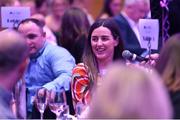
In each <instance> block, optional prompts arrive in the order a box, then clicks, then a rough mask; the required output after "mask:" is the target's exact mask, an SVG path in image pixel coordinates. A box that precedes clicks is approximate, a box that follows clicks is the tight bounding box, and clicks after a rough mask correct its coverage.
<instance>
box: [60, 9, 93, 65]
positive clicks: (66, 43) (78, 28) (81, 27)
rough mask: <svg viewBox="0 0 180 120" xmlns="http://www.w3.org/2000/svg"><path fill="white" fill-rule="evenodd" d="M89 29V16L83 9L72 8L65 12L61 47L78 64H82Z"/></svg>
mask: <svg viewBox="0 0 180 120" xmlns="http://www.w3.org/2000/svg"><path fill="white" fill-rule="evenodd" d="M89 27H90V24H89V22H88V19H87V16H86V14H85V13H84V12H83V11H82V10H81V9H79V8H75V7H72V8H69V9H68V10H66V11H65V13H64V15H63V17H62V25H61V37H60V45H61V46H62V47H64V48H66V49H67V50H68V51H69V52H70V53H71V54H72V55H73V57H74V58H75V60H76V63H79V62H81V58H82V54H83V51H84V44H85V41H86V40H87V34H88V30H89Z"/></svg>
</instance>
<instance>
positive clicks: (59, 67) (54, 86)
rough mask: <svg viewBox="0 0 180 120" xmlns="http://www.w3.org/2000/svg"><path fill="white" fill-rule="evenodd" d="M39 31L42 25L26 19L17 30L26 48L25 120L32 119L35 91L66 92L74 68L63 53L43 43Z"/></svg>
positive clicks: (41, 31) (63, 51) (32, 19)
mask: <svg viewBox="0 0 180 120" xmlns="http://www.w3.org/2000/svg"><path fill="white" fill-rule="evenodd" d="M43 27H44V24H43V23H42V22H40V21H39V20H37V19H34V18H27V19H25V20H23V21H21V22H20V23H19V25H18V28H17V29H18V31H19V32H20V33H21V34H22V35H23V36H24V37H25V39H26V42H27V44H28V46H29V47H30V52H29V60H30V62H29V64H28V67H27V70H26V71H25V75H24V79H25V81H26V87H27V109H28V116H29V117H28V118H32V112H33V111H32V107H33V103H34V96H35V91H36V89H38V88H41V87H43V88H45V89H47V90H54V91H56V90H60V89H61V88H64V90H65V91H68V90H69V89H70V81H71V75H72V69H73V67H74V66H75V61H74V58H73V57H72V55H71V54H70V53H69V52H68V51H67V50H66V49H64V48H62V47H59V46H56V45H52V44H50V43H48V42H47V41H46V39H45V32H44V31H43ZM45 115H48V114H45Z"/></svg>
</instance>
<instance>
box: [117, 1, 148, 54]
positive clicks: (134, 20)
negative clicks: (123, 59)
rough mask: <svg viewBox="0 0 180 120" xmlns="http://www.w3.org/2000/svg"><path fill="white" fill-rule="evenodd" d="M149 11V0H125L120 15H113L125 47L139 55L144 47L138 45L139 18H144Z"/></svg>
mask: <svg viewBox="0 0 180 120" xmlns="http://www.w3.org/2000/svg"><path fill="white" fill-rule="evenodd" d="M148 12H149V0H126V1H125V6H124V8H123V10H122V13H121V14H120V15H117V16H115V17H114V19H115V21H116V22H117V23H118V25H119V27H120V30H121V36H122V39H123V42H124V47H125V49H127V50H129V51H131V52H133V53H136V54H137V55H141V54H142V53H143V52H144V51H145V49H142V48H141V46H140V37H139V35H138V34H139V32H138V26H136V25H138V22H139V19H141V18H145V17H146V15H147V14H148Z"/></svg>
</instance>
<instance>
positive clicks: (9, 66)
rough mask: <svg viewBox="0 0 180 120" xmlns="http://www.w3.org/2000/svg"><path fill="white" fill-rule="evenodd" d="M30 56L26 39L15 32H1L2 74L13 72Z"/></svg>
mask: <svg viewBox="0 0 180 120" xmlns="http://www.w3.org/2000/svg"><path fill="white" fill-rule="evenodd" d="M27 55H28V46H27V44H26V41H25V39H24V38H23V37H22V36H21V35H20V34H19V33H18V32H16V31H14V30H10V29H7V30H3V31H1V32H0V73H4V72H9V71H12V70H13V69H14V68H16V67H17V66H18V65H19V64H21V63H22V62H23V61H24V60H25V58H26V57H27Z"/></svg>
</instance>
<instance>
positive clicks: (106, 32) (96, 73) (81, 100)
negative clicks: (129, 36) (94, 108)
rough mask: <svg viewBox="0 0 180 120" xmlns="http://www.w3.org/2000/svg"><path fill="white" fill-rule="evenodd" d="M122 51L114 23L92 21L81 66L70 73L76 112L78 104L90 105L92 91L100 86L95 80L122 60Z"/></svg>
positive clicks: (99, 81) (117, 29) (112, 21)
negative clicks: (110, 66)
mask: <svg viewBox="0 0 180 120" xmlns="http://www.w3.org/2000/svg"><path fill="white" fill-rule="evenodd" d="M122 51H123V44H122V39H121V36H120V30H119V28H118V26H117V24H116V22H115V21H114V20H113V19H111V18H109V19H99V20H97V21H95V22H94V24H93V25H92V26H91V27H90V30H89V33H88V40H87V41H86V42H85V49H84V53H83V57H82V62H83V63H79V64H77V66H76V67H75V68H74V69H73V72H72V74H73V75H72V84H71V88H72V89H71V90H72V96H73V102H74V106H75V108H77V107H78V104H82V105H84V106H85V107H86V106H88V105H89V103H90V101H91V97H92V94H93V91H94V90H93V89H96V87H98V86H99V85H101V83H102V82H103V81H101V79H98V78H101V77H102V76H104V75H105V74H106V70H107V67H108V66H109V65H110V64H111V63H112V62H114V61H120V60H122ZM80 109H81V108H80ZM76 113H78V109H76ZM78 114H79V113H78Z"/></svg>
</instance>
